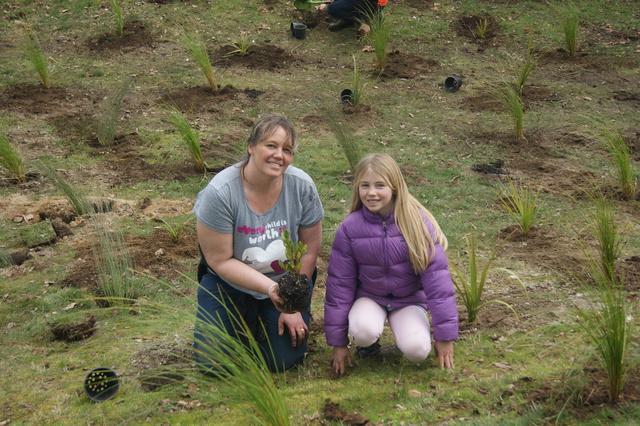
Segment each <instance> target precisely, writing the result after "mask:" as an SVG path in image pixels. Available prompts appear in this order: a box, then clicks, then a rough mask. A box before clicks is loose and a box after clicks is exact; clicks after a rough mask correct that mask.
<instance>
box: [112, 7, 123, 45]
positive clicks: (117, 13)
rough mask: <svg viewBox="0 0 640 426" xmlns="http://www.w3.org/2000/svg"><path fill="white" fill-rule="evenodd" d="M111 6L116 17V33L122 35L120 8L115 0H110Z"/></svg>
mask: <svg viewBox="0 0 640 426" xmlns="http://www.w3.org/2000/svg"><path fill="white" fill-rule="evenodd" d="M111 7H112V8H113V15H114V17H115V19H116V34H117V35H119V36H122V35H124V19H123V18H122V8H121V7H120V5H119V4H118V1H117V0H111Z"/></svg>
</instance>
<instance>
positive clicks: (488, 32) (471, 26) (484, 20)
mask: <svg viewBox="0 0 640 426" xmlns="http://www.w3.org/2000/svg"><path fill="white" fill-rule="evenodd" d="M453 28H454V30H455V31H456V33H457V34H458V35H459V36H461V37H466V38H468V39H470V40H473V41H475V42H477V43H486V42H488V41H489V40H491V39H492V38H494V37H495V36H496V35H497V34H498V32H499V31H500V24H499V23H498V20H497V19H496V18H494V17H493V16H489V15H482V16H477V15H472V16H463V17H462V18H460V19H458V20H457V21H456V22H455V24H454V25H453ZM481 28H482V29H484V32H483V33H482V32H481V30H480V29H481Z"/></svg>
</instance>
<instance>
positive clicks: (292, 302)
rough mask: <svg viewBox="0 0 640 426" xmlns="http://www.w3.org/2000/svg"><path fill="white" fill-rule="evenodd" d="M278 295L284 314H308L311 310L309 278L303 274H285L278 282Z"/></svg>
mask: <svg viewBox="0 0 640 426" xmlns="http://www.w3.org/2000/svg"><path fill="white" fill-rule="evenodd" d="M278 294H279V295H280V297H281V298H282V299H283V301H284V309H285V311H286V312H308V311H309V310H310V309H311V288H310V286H309V278H308V277H307V276H306V275H304V274H291V273H286V274H285V275H283V276H282V278H280V279H279V280H278Z"/></svg>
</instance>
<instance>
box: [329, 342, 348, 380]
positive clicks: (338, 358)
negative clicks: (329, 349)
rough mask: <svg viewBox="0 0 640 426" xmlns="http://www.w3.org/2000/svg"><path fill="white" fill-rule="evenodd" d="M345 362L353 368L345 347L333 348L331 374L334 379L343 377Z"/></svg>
mask: <svg viewBox="0 0 640 426" xmlns="http://www.w3.org/2000/svg"><path fill="white" fill-rule="evenodd" d="M345 360H346V361H347V363H348V364H349V367H353V364H352V363H351V352H349V348H348V347H346V346H334V347H333V356H332V357H331V373H332V374H333V377H334V378H340V377H342V376H344V373H345V370H346V367H345Z"/></svg>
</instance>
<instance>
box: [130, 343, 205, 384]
mask: <svg viewBox="0 0 640 426" xmlns="http://www.w3.org/2000/svg"><path fill="white" fill-rule="evenodd" d="M131 367H132V371H131V372H130V373H127V375H130V376H135V377H137V379H138V381H139V382H140V385H141V386H142V388H143V389H144V390H146V391H148V392H150V391H155V390H156V389H158V388H160V387H161V386H164V385H167V384H171V383H175V382H178V381H181V380H183V379H184V374H186V372H187V371H188V370H192V369H193V351H192V350H191V348H189V347H187V345H186V344H184V345H181V346H177V345H176V346H171V345H166V344H156V345H152V346H148V347H147V348H144V349H142V350H140V351H138V352H136V353H134V354H132V355H131Z"/></svg>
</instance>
